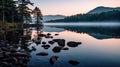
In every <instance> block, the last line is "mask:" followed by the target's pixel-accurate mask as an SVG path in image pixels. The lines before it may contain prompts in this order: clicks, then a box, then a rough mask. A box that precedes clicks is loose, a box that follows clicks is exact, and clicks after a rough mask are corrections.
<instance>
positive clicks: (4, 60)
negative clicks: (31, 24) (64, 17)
mask: <svg viewBox="0 0 120 67" xmlns="http://www.w3.org/2000/svg"><path fill="white" fill-rule="evenodd" d="M18 48H19V46H18V45H15V44H9V43H8V42H7V41H0V67H27V63H28V62H29V52H28V51H25V50H22V51H20V50H18Z"/></svg>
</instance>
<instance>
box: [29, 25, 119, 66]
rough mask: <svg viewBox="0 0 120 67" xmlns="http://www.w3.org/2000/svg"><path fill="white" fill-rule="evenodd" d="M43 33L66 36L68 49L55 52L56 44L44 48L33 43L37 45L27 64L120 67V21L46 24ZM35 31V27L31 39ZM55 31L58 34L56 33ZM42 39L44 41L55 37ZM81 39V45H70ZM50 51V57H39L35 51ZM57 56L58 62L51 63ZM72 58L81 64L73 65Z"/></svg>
mask: <svg viewBox="0 0 120 67" xmlns="http://www.w3.org/2000/svg"><path fill="white" fill-rule="evenodd" d="M42 31H43V33H44V34H47V33H51V35H52V36H53V38H52V39H65V41H66V42H65V43H66V45H65V47H68V48H69V50H61V52H59V53H54V52H53V51H52V49H53V48H54V47H55V46H56V45H57V43H54V44H53V45H50V46H51V47H50V48H49V49H47V50H46V49H44V48H42V47H41V45H42V44H39V45H36V44H35V43H32V44H31V45H30V46H29V48H30V49H31V47H32V46H34V47H35V48H37V50H36V51H32V52H31V57H30V62H29V63H28V67H120V24H119V23H111V24H108V23H105V24H80V23H75V24H73V23H70V24H66V23H45V26H44V28H43V29H42ZM36 32H37V31H36V30H32V35H31V36H32V38H34V37H35V35H37V34H36ZM55 34H59V35H58V36H55ZM52 39H51V38H50V39H49V38H48V39H46V38H44V37H43V38H42V42H43V41H45V42H47V44H48V41H50V40H52ZM69 41H75V42H82V44H81V45H79V46H78V47H74V48H73V47H69V46H67V42H69ZM39 52H47V53H48V56H37V55H36V53H39ZM52 56H58V59H57V61H56V62H55V63H54V64H53V65H51V64H50V58H51V57H52ZM69 60H75V61H78V62H79V64H78V65H75V66H74V65H71V64H69V63H68V61H69Z"/></svg>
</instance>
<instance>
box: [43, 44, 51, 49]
mask: <svg viewBox="0 0 120 67" xmlns="http://www.w3.org/2000/svg"><path fill="white" fill-rule="evenodd" d="M42 47H43V48H44V49H48V48H49V47H50V45H42Z"/></svg>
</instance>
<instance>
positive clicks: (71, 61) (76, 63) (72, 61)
mask: <svg viewBox="0 0 120 67" xmlns="http://www.w3.org/2000/svg"><path fill="white" fill-rule="evenodd" d="M68 63H69V64H72V65H78V64H79V62H78V61H75V60H70V61H68Z"/></svg>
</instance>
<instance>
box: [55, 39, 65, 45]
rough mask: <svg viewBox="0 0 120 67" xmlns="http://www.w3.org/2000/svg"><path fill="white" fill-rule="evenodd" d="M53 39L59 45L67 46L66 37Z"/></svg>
mask: <svg viewBox="0 0 120 67" xmlns="http://www.w3.org/2000/svg"><path fill="white" fill-rule="evenodd" d="M53 41H55V42H57V43H58V45H59V46H62V47H64V46H65V40H64V39H53Z"/></svg>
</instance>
